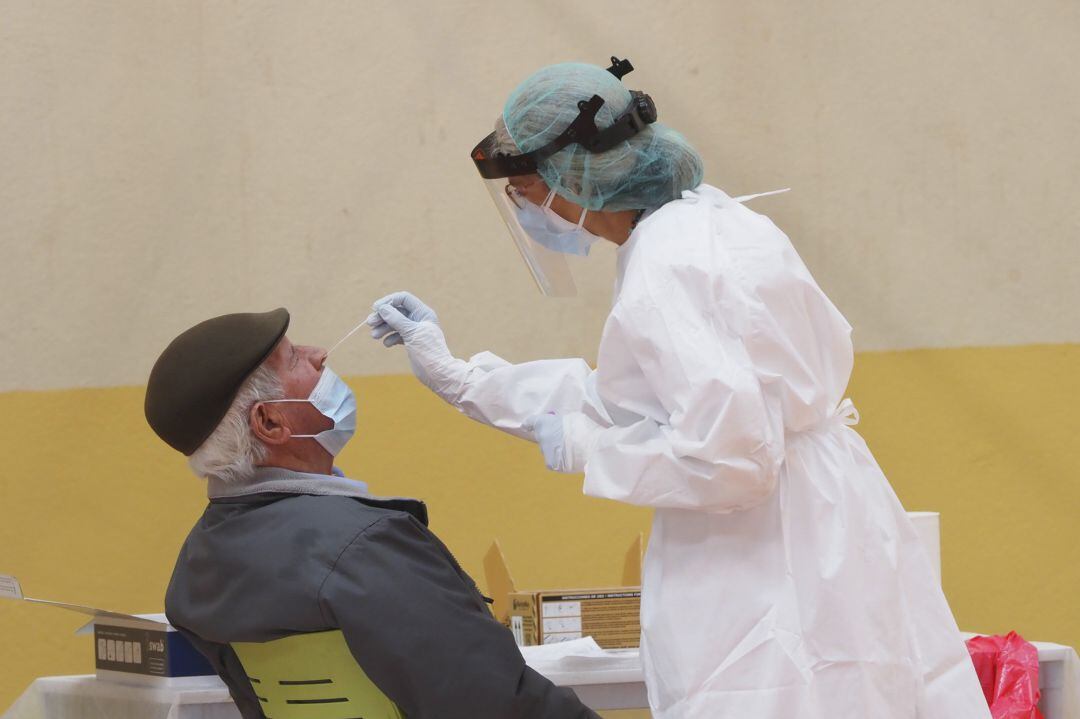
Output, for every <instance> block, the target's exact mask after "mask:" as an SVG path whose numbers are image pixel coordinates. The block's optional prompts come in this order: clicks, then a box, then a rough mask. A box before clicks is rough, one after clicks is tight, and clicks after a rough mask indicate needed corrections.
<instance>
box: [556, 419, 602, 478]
mask: <svg viewBox="0 0 1080 719" xmlns="http://www.w3.org/2000/svg"><path fill="white" fill-rule="evenodd" d="M602 430H603V427H602V426H601V425H599V424H597V423H596V422H593V421H592V420H591V419H589V418H588V417H586V416H585V415H584V414H582V413H580V412H575V413H574V414H568V415H565V416H563V466H564V467H566V470H565V471H567V472H572V473H581V472H584V471H585V465H586V464H588V461H589V455H591V454H592V452H593V448H594V447H595V446H596V442H597V440H599V439H600V432H601V431H602Z"/></svg>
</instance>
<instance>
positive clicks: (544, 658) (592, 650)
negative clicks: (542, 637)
mask: <svg viewBox="0 0 1080 719" xmlns="http://www.w3.org/2000/svg"><path fill="white" fill-rule="evenodd" d="M519 648H520V649H521V656H523V657H525V661H526V662H527V663H529V664H532V663H533V662H534V661H536V662H554V661H558V660H560V659H565V658H566V657H602V656H604V654H605V652H604V650H603V649H601V648H600V645H599V644H597V643H596V640H595V639H593V638H592V637H582V638H581V639H574V640H572V641H569V642H558V643H556V644H545V645H543V646H541V647H519Z"/></svg>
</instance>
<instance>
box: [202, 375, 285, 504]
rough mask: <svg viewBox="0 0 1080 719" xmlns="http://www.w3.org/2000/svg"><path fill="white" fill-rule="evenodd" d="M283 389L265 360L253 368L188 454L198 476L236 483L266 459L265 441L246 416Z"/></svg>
mask: <svg viewBox="0 0 1080 719" xmlns="http://www.w3.org/2000/svg"><path fill="white" fill-rule="evenodd" d="M284 394H285V392H284V390H283V389H282V387H281V380H279V379H278V376H277V374H276V373H275V372H274V371H273V370H272V369H270V368H269V367H267V366H266V365H265V364H264V365H262V366H261V367H259V368H258V369H257V370H255V371H254V372H253V373H252V374H251V376H250V377H248V378H247V380H246V381H245V382H244V384H243V385H242V386H241V387H240V391H239V392H237V393H236V399H234V400H233V403H232V406H230V407H229V411H228V412H226V413H225V416H224V417H223V418H222V420H221V422H220V423H219V424H218V426H217V428H216V429H214V431H213V433H212V434H211V435H210V436H209V437H207V438H206V441H205V442H203V443H202V445H200V446H199V448H198V449H197V450H195V453H194V454H192V455H191V456H190V457H188V465H189V466H190V467H191V470H192V471H193V472H195V474H197V475H199V476H200V477H214V478H216V479H219V480H221V481H222V482H228V483H230V484H231V483H240V482H244V481H246V480H248V479H250V478H251V475H252V473H253V472H254V471H255V465H257V464H258V463H259V462H262V461H263V460H264V459H266V454H267V449H266V445H264V444H263V443H262V442H260V441H259V440H258V439H256V438H255V435H254V434H253V433H252V431H251V424H250V420H249V416H250V414H251V408H252V407H253V406H255V403H256V402H265V401H267V400H273V399H281V398H282V397H283V396H284Z"/></svg>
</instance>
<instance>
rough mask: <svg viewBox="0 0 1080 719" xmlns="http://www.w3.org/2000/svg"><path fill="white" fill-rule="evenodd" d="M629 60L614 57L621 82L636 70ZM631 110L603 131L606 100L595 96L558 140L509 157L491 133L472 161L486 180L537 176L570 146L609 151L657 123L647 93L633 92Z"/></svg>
mask: <svg viewBox="0 0 1080 719" xmlns="http://www.w3.org/2000/svg"><path fill="white" fill-rule="evenodd" d="M633 69H634V66H633V65H631V64H630V61H629V60H620V59H618V58H617V57H615V56H612V57H611V67H609V68H608V69H607V71H608V72H610V73H611V74H612V75H614V76H615V77H617V78H619V79H620V80H621V79H622V78H623V76H624V75H626V74H627V73H629V72H631V71H633ZM630 98H631V99H630V107H628V108H627V109H626V112H624V113H623V114H622V115H620V116H619V117H618V118H617V119H616V120H615V122H614V124H612V125H611V127H607V128H604V129H603V130H601V129H600V128H598V127H597V126H596V113H598V112H599V111H600V108H601V107H603V105H604V98H602V97H600V96H599V95H593V96H592V97H591V98H589V99H588V100H581V101H580V102H578V116H577V117H576V118H574V121H573V122H571V123H570V125H569V126H568V127H567V128H566V129H565V130H563V131H562V133H561V134H560V135H559V136H558V137H556V138H555V139H554V140H552V141H551V142H549V143H548V144H546V145H544V146H543V147H540V148H537V149H535V150H533V151H532V152H526V153H523V154H521V155H508V154H505V153H500V152H497V151H496V150H495V133H494V132H493V133H491V134H490V135H488V136H487V137H485V138H484V139H483V140H481V141H480V143H479V144H478V145H477V146H476V147H474V148H473V151H472V160H473V163H475V164H476V169H477V171H478V172H479V173H480V176H481V177H482V178H484V179H485V180H493V179H499V178H503V177H516V176H519V175H532V174H536V173H537V165H538V163H540V162H542V161H543V160H545V159H547V158H548V157H551V156H552V155H554V154H555V153H556V152H558V151H559V150H561V149H563V148H564V147H566V146H567V145H572V144H574V143H577V144H579V145H581V146H582V147H584V148H585V149H586V150H588V151H589V152H605V151H607V150H610V149H611V148H613V147H615V146H616V145H618V144H619V143H620V142H625V141H626V140H628V139H630V138H631V137H633V136H634V135H636V134H638V133H639V132H641V131H642V130H644V129H645V127H646V126H648V125H651V124H652V123H654V122H656V118H657V114H656V104H655V103H654V102H653V100H652V98H651V97H649V96H648V95H646V94H645V93H644V92H639V91H637V90H631V91H630Z"/></svg>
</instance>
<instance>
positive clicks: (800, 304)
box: [369, 58, 990, 719]
mask: <svg viewBox="0 0 1080 719" xmlns="http://www.w3.org/2000/svg"><path fill="white" fill-rule="evenodd" d="M630 69H632V68H631V67H630V66H629V63H628V62H626V61H618V60H616V59H615V58H613V65H612V67H611V68H608V70H606V71H605V70H604V69H603V68H600V67H596V66H591V65H585V64H576V63H571V64H560V65H554V66H551V67H547V68H544V69H543V70H540V71H539V72H537V73H535V74H534V75H532V76H531V77H529V78H528V79H526V80H525V81H524V82H523V83H522V84H521V85H520V86H518V87H517V89H515V90H514V92H513V93H512V94H511V95H510V98H509V99H508V100H507V102H506V105H505V107H504V109H503V113H502V115H501V117H500V118H499V120H498V122H497V125H496V131H495V132H494V133H492V134H491V135H490V136H488V137H487V138H486V139H485V140H484V141H483V142H481V143H480V145H478V146H477V148H476V149H475V150H474V151H473V160H474V162H475V163H476V166H477V168H478V169H479V171H480V174H481V177H483V178H484V180H485V181H486V182H487V184H488V185H489V187H490V189H491V193H492V196H493V197H494V198H495V201H496V205H497V206H498V207H499V211H500V213H501V214H502V216H503V218H504V219H505V220H506V223H507V225H508V227H509V228H510V232H511V235H512V236H513V238H514V240H515V242H516V243H517V244H518V247H519V249H520V250H521V252H522V254H523V256H524V257H525V259H526V261H527V263H528V265H529V268H530V270H531V271H532V273H533V275H534V277H535V278H536V280H537V282H538V283H539V285H540V288H541V290H543V291H544V292H546V293H549V294H558V293H562V292H566V291H568V290H569V288H570V287H571V286H572V285H571V281H570V276H569V274H568V271H567V266H566V263H565V259H564V258H565V255H566V254H586V253H587V251H588V248H589V246H590V245H591V244H592V243H593V242H596V241H598V240H600V239H603V240H607V241H610V242H613V243H615V244H616V245H618V246H619V248H618V272H617V282H616V287H615V297H614V302H613V306H612V309H611V314H610V316H609V317H608V319H607V323H606V325H605V326H604V331H603V335H602V337H601V339H600V347H599V352H598V357H597V367H596V369H595V370H592V369H590V367H589V366H588V365H587V364H586V363H585V361H584V360H581V359H550V360H540V361H535V362H525V363H522V364H516V365H515V364H510V363H508V362H506V361H504V360H502V359H500V358H499V357H497V356H496V355H494V354H491V353H488V352H484V353H481V354H479V355H477V356H475V357H473V358H471V359H470V360H468V361H465V360H461V359H458V358H456V357H454V356H453V355H452V354H451V353H450V350H449V349H448V348H447V345H446V340H445V338H444V336H443V332H442V330H441V329H440V327H439V324H438V319H437V317H436V315H435V313H434V312H432V311H431V309H429V308H428V307H427V306H426V305H425V304H424V303H423V302H421V301H420V300H419V299H417V298H416V297H414V296H412V295H410V294H408V293H404V292H403V293H396V294H394V295H390V296H389V297H386V298H383V299H382V300H380V301H379V302H377V303H375V314H373V315H372V317H371V318H369V324H371V325H372V327H373V331H372V334H373V336H375V337H376V338H377V339H382V340H383V342H384V343H385V344H387V345H388V346H391V345H395V344H404V345H405V349H406V350H407V351H408V356H409V360H410V363H411V365H412V368H413V371H414V373H415V374H416V376H417V377H418V378H419V379H420V380H422V381H423V382H424V383H425V384H427V385H428V386H429V387H430V388H431V389H432V390H434V391H435V392H436V393H437V394H438V395H439V396H440V397H442V398H443V399H444V400H446V401H447V402H449V403H450V404H452V405H453V406H455V407H457V408H458V409H459V410H461V411H462V412H464V413H465V414H466V415H468V416H469V417H472V418H474V419H477V420H479V421H481V422H485V423H487V424H490V425H492V426H494V427H497V428H499V429H501V430H504V431H506V432H509V433H511V434H514V435H517V436H519V437H524V438H528V439H533V440H535V441H537V442H538V443H539V444H540V447H541V449H542V451H543V455H544V457H545V459H546V462H547V465H548V466H549V467H550V468H551V469H554V470H557V471H561V472H584V474H585V486H584V489H585V493H586V494H588V495H591V496H594V497H606V498H609V499H614V500H618V501H622V502H629V503H631V504H637V505H643V506H647V507H653V508H655V516H654V521H653V529H652V537H651V540H650V543H649V547H648V553H647V556H646V561H645V574H644V588H643V592H642V606H641V613H642V617H641V619H642V657H643V662H644V667H645V680H646V684H647V686H648V691H649V701H650V704H651V706H652V711H653V716H654V717H657V718H658V719H727V718H730V719H736V718H737V719H781V718H782V719H811V718H812V719H914V718H916V717H917V718H919V719H928V718H933V719H961V718H962V719H983V718H985V717H989V716H990V714H989V710H988V709H987V705H986V701H985V700H984V698H983V695H982V692H981V690H980V687H979V683H978V680H977V679H976V676H975V672H974V669H973V668H972V664H971V661H970V660H969V658H968V655H967V652H966V650H965V647H964V644H963V641H962V639H961V637H960V634H959V632H958V630H957V626H956V622H955V621H954V619H953V616H952V614H951V612H950V610H949V606H948V604H947V602H946V600H945V597H944V595H943V594H942V591H941V587H940V586H939V584H938V582H937V581H936V580H935V577H934V574H933V571H932V569H931V567H930V563H929V561H928V558H927V556H926V554H925V552H924V551H923V549H922V546H921V544H920V542H919V539H918V537H917V535H916V532H915V530H914V528H913V527H912V525H911V523H910V521H909V520H908V518H907V515H906V514H905V513H904V509H903V507H902V506H901V505H900V502H899V500H898V499H897V497H896V495H895V494H894V492H893V490H892V488H891V487H890V486H889V483H888V481H887V480H886V478H885V477H884V475H883V474H882V472H881V470H880V469H879V468H878V465H877V463H876V462H875V460H874V457H873V456H872V455H871V453H870V451H869V449H868V448H867V446H866V444H865V443H864V441H863V440H862V438H861V437H860V436H859V435H858V434H857V433H856V432H855V431H854V430H853V429H852V427H851V425H853V424H855V423H856V422H857V418H858V415H857V413H856V411H855V409H854V407H853V405H852V404H851V402H850V401H849V400H845V399H844V390H845V388H846V386H847V384H848V379H849V376H850V374H851V369H852V363H853V351H852V344H851V339H850V332H851V327H850V325H849V324H848V323H847V321H846V320H845V319H844V317H843V316H842V315H841V314H840V312H839V311H838V310H837V309H836V307H835V306H833V304H832V302H830V301H829V299H828V298H827V297H826V296H825V294H824V292H822V290H821V288H819V287H818V285H817V283H816V282H815V281H814V279H813V277H811V276H810V273H809V272H808V271H807V268H806V266H805V265H804V264H803V262H802V261H801V260H800V259H799V255H798V254H797V253H796V251H795V249H794V247H792V244H791V242H790V241H789V240H788V238H787V237H786V236H785V235H784V233H783V232H781V231H780V230H779V229H778V228H777V227H776V226H775V225H774V224H773V223H772V222H771V221H770V220H769V219H768V218H767V217H765V216H763V215H760V214H757V213H755V212H753V211H752V210H750V209H748V208H747V207H745V206H744V205H743V204H742V203H741V202H740V201H739V200H740V199H745V198H736V199H733V198H731V197H729V196H728V195H727V194H725V193H724V192H723V191H721V190H719V189H717V188H715V187H711V186H709V185H706V184H701V180H702V164H701V159H700V157H699V156H698V154H697V153H696V152H695V151H694V149H693V148H692V147H691V146H690V145H689V144H688V143H687V141H686V140H685V139H684V138H683V137H682V136H681V135H679V134H678V133H676V132H675V131H673V130H671V129H670V128H667V127H665V126H663V125H660V124H656V123H655V120H656V108H655V106H654V104H653V102H652V100H651V98H650V97H649V96H648V95H646V94H644V93H638V92H631V91H629V90H627V89H626V88H625V87H624V86H623V84H622V82H621V77H622V75H624V74H625V73H626V72H628V71H629V70H630Z"/></svg>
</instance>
